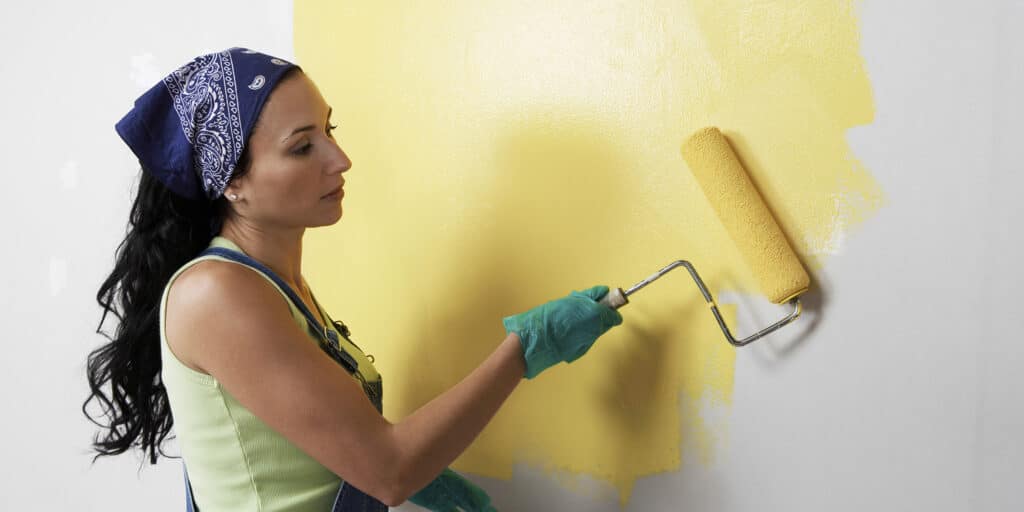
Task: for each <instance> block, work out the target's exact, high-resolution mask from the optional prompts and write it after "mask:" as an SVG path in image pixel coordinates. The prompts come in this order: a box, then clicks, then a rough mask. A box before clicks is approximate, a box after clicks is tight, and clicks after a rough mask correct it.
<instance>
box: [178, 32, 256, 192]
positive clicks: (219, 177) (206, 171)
mask: <svg viewBox="0 0 1024 512" xmlns="http://www.w3.org/2000/svg"><path fill="white" fill-rule="evenodd" d="M163 83H164V86H166V87H167V92H169V93H170V95H171V98H173V101H174V110H175V112H177V114H178V119H179V121H180V122H181V130H182V132H184V134H185V138H186V139H188V141H189V143H191V144H192V147H193V153H192V161H193V165H194V166H195V169H196V171H198V172H199V173H200V174H201V175H202V186H203V189H204V190H205V191H206V195H207V197H208V198H210V199H213V198H216V197H218V196H219V195H220V194H221V193H222V192H223V191H224V189H225V188H226V187H227V182H228V180H229V178H230V177H231V172H232V171H233V170H234V168H235V163H236V162H237V161H238V158H239V156H240V155H241V153H242V147H243V146H244V144H245V138H244V136H243V134H242V117H241V114H240V112H239V107H238V89H237V85H236V83H235V70H234V63H233V62H232V60H231V54H230V53H229V52H228V51H223V52H219V53H211V54H209V55H203V56H201V57H199V58H197V59H195V60H193V61H192V62H189V63H188V64H186V65H184V66H182V67H181V68H178V69H177V70H176V71H174V72H173V73H171V74H170V75H168V76H167V77H166V78H164V80H163Z"/></svg>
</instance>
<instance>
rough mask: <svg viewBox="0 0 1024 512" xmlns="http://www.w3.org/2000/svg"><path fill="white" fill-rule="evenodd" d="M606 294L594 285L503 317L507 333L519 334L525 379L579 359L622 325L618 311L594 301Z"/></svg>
mask: <svg viewBox="0 0 1024 512" xmlns="http://www.w3.org/2000/svg"><path fill="white" fill-rule="evenodd" d="M606 293H608V287H607V286H604V285H599V286H594V287H592V288H589V289H587V290H583V291H582V292H580V291H573V292H572V293H570V294H569V295H567V296H565V297H562V298H561V299H557V300H553V301H550V302H547V303H545V304H542V305H540V306H537V307H535V308H533V309H531V310H529V311H527V312H525V313H520V314H518V315H514V316H509V317H505V319H504V320H503V322H502V323H503V324H504V326H505V329H506V331H507V333H512V332H514V333H516V334H517V335H519V342H520V344H521V345H522V347H523V357H524V358H525V359H526V375H525V377H526V378H528V379H532V378H534V377H536V376H537V374H539V373H540V372H542V371H544V370H545V369H546V368H548V367H550V366H552V365H555V364H558V363H560V362H562V361H565V362H566V363H571V362H573V361H575V360H577V359H579V358H580V357H581V356H583V354H586V353H587V351H588V350H590V346H591V345H593V344H594V342H595V341H596V340H597V338H598V337H600V336H601V335H602V334H604V333H605V332H607V331H608V329H611V328H612V327H614V326H616V325H619V324H621V323H622V315H620V314H619V312H618V311H616V310H614V309H612V308H609V307H607V306H605V305H603V304H599V303H598V302H597V301H598V300H600V299H601V297H604V295H605V294H606Z"/></svg>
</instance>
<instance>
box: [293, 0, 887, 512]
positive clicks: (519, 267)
mask: <svg viewBox="0 0 1024 512" xmlns="http://www.w3.org/2000/svg"><path fill="white" fill-rule="evenodd" d="M294 30H295V44H296V57H297V61H298V62H299V63H300V64H301V65H303V66H304V68H305V69H306V70H307V72H309V73H310V75H311V76H312V77H313V79H314V80H315V81H316V82H317V83H318V84H319V86H320V87H321V90H322V92H323V93H324V96H325V97H326V98H327V100H328V102H329V103H330V104H331V105H333V107H334V116H333V119H334V121H335V122H336V124H339V125H340V127H339V129H338V130H337V131H336V132H335V134H336V136H337V138H338V140H339V142H340V144H341V145H342V147H343V148H344V149H345V150H346V151H347V152H348V154H349V156H350V157H351V159H352V161H353V168H352V169H351V171H350V172H349V173H348V174H347V175H346V180H347V185H346V197H345V200H344V203H343V208H344V214H343V217H342V219H341V221H340V222H339V223H338V224H337V225H336V226H333V227H331V228H329V229H326V230H317V231H315V232H311V233H310V236H309V237H307V247H308V249H307V251H306V258H307V260H306V267H307V269H309V270H308V272H309V273H310V274H309V275H310V276H311V280H313V281H314V282H315V283H319V284H318V285H316V288H317V294H318V296H319V297H321V300H323V301H324V302H325V303H326V304H327V305H328V306H329V307H330V309H331V311H332V313H333V314H334V315H335V316H336V317H337V318H340V319H343V320H345V321H346V322H348V323H349V324H350V326H351V327H352V330H353V335H354V337H355V339H356V341H357V343H360V344H361V345H362V346H364V347H365V348H366V349H367V351H368V352H370V353H372V354H374V355H375V357H376V361H377V362H376V365H377V367H378V369H379V370H380V371H381V373H382V374H383V375H384V379H385V389H386V390H387V391H386V398H385V414H386V415H387V416H388V417H389V418H391V419H392V420H398V419H400V418H402V417H404V416H405V415H407V414H408V413H410V412H411V411H413V410H414V409H415V408H417V407H419V406H421V405H423V404H424V403H426V402H427V401H429V400H430V399H432V398H433V397H435V396H436V395H437V394H439V393H441V392H443V391H444V390H445V389H447V388H449V387H450V386H452V385H454V384H456V383H457V382H458V381H459V380H460V379H461V378H462V377H463V376H465V375H466V374H467V373H468V372H469V371H471V370H472V369H473V368H474V367H475V366H476V365H477V364H479V363H480V362H481V361H482V360H483V359H484V358H485V357H486V356H487V355H488V354H489V353H490V352H491V351H492V350H493V349H494V348H495V346H496V345H497V343H498V342H499V341H500V340H501V339H502V338H503V337H504V329H503V328H502V327H501V318H502V317H503V316H507V315H510V314H514V313H518V312H521V311H524V310H526V309H528V308H530V307H533V306H536V305H539V304H541V303H543V302H545V301H547V300H550V299H553V298H556V297H560V296H562V295H565V294H567V293H568V292H569V291H570V290H572V289H583V288H586V287H589V286H591V285H594V284H607V285H610V286H623V287H625V286H628V285H631V284H633V283H635V282H636V281H638V280H639V279H642V278H644V277H646V276H648V275H650V274H651V273H652V272H654V271H656V270H658V269H659V268H661V267H662V266H664V265H665V264H667V263H669V262H671V261H673V260H675V259H688V260H690V261H692V262H693V263H694V264H695V265H696V266H697V268H698V269H699V270H700V271H701V273H702V275H703V276H704V277H705V280H706V281H707V282H708V283H709V285H710V286H711V287H712V288H713V289H714V290H715V291H716V292H720V291H723V290H735V291H740V292H744V291H750V292H752V291H754V290H756V283H755V282H754V279H753V277H752V276H751V275H750V273H749V271H748V270H746V269H745V268H744V267H743V263H742V261H741V259H740V256H739V255H738V254H737V253H736V251H735V250H734V249H733V247H732V242H731V241H730V240H729V238H728V235H727V234H726V233H725V232H724V229H723V228H722V227H721V225H720V224H719V223H718V220H717V218H716V217H714V214H713V213H712V211H711V208H710V207H709V205H708V204H707V203H706V200H705V199H704V198H703V196H702V194H701V191H700V189H699V187H698V185H697V184H696V183H695V182H694V181H693V178H692V177H691V175H690V174H689V171H688V170H687V168H686V166H685V163H684V162H683V160H682V157H681V155H680V151H679V146H680V144H681V142H682V140H683V139H684V138H685V137H686V136H687V135H688V134H690V133H691V132H692V131H693V130H695V129H697V128H699V127H702V126H705V125H710V124H714V125H718V126H720V127H721V128H722V129H723V131H724V132H725V133H726V135H728V136H729V137H730V141H731V142H732V143H733V146H734V148H735V149H736V152H737V153H738V155H739V156H740V158H741V159H742V160H743V162H744V164H745V166H746V168H747V170H748V172H749V173H750V174H751V178H752V179H753V181H754V182H755V184H756V185H757V186H758V187H759V188H760V190H761V192H762V194H763V196H764V197H765V200H766V202H767V203H768V204H769V205H770V207H771V208H772V210H773V212H774V213H775V215H776V217H777V219H778V220H779V223H780V224H781V225H782V226H783V228H784V230H786V231H787V234H788V235H789V237H790V239H791V240H792V242H793V244H794V246H795V247H794V248H795V249H796V250H797V251H798V253H800V254H801V255H802V256H803V257H804V258H805V259H806V260H807V261H806V263H808V265H809V266H810V267H811V270H812V272H813V270H814V269H815V268H820V267H821V265H822V264H823V263H824V259H823V258H825V257H826V256H827V255H828V254H830V253H832V252H835V251H836V250H837V247H838V246H837V244H838V241H839V240H842V239H843V236H844V234H845V233H847V232H848V231H849V230H850V229H852V228H854V227H855V226H856V225H857V224H859V223H860V222H862V221H863V220H864V219H865V218H866V217H867V216H868V215H870V214H871V212H873V211H874V210H876V209H877V208H878V207H879V205H880V203H881V201H882V195H881V191H880V190H879V188H878V186H877V185H876V183H875V182H874V180H873V179H872V178H871V177H870V176H869V175H868V173H867V172H866V171H865V170H864V169H863V168H862V167H861V165H860V164H859V162H858V161H857V159H856V158H855V157H854V156H853V155H852V154H851V153H850V150H849V148H848V146H847V144H846V141H845V130H846V129H848V128H850V127H852V126H856V125H861V124H866V123H869V122H870V121H871V120H872V117H873V106H872V100H871V91H870V84H869V82H868V78H867V76H866V74H865V72H864V68H863V62H862V59H861V57H860V55H859V52H858V38H859V34H858V28H857V22H856V16H855V13H854V12H853V10H852V7H851V4H850V3H849V2H844V1H837V2H827V1H822V2H806V1H791V2H754V1H736V0H726V1H723V0H714V1H712V0H699V1H689V2H685V1H684V2H680V1H675V0H659V1H647V2H629V3H622V2H612V1H594V2H587V3H585V4H579V3H577V4H574V5H571V6H570V5H563V4H561V3H558V2H544V1H528V2H505V1H497V0H489V1H481V0H475V1H468V0H464V1H454V2H448V3H446V4H445V5H444V7H443V8H440V7H438V6H437V5H435V4H430V3H410V2H403V3H401V4H400V5H398V4H386V3H385V4H382V3H372V2H371V3H366V2H364V3H351V2H346V3H339V2H327V1H322V0H317V1H308V2H296V11H295V29H294ZM688 279H689V278H688V277H685V276H684V275H683V274H680V275H678V276H674V277H666V278H664V280H663V281H659V283H658V284H657V285H654V286H651V287H648V288H646V289H645V290H644V292H643V293H642V294H638V295H637V296H636V297H635V298H634V300H633V301H632V304H631V305H630V306H628V307H627V308H626V309H624V310H623V313H624V317H625V323H624V324H623V325H622V326H620V327H618V328H616V329H614V330H613V331H611V332H610V333H609V334H607V335H606V336H604V337H602V338H601V339H600V340H599V341H598V343H597V344H596V345H595V347H594V348H593V349H592V350H591V352H590V353H589V354H588V355H587V356H586V357H584V358H582V359H580V360H579V361H577V362H575V363H573V364H572V365H571V366H565V365H561V366H559V367H556V368H554V369H552V370H550V371H548V372H546V373H544V374H542V375H541V376H540V377H538V378H537V379H535V380H533V381H530V382H529V383H527V384H525V385H523V386H520V388H519V389H518V390H517V391H516V393H515V394H514V395H513V396H512V397H511V398H510V399H509V401H508V402H507V403H506V405H505V406H504V407H503V409H502V410H501V411H500V412H499V413H498V415H497V416H496V417H495V418H494V420H493V421H492V422H491V424H490V425H489V426H488V427H487V429H486V430H485V431H484V432H483V433H482V434H481V435H480V437H479V438H478V439H477V441H476V442H475V443H474V444H473V445H472V447H471V448H470V449H469V450H468V451H467V452H465V453H464V455H463V456H462V457H461V458H460V459H459V460H458V461H457V463H456V464H455V465H454V467H455V468H456V469H458V470H461V471H466V472H472V473H477V474H481V475H487V476H492V477H498V478H509V477H510V476H511V470H512V465H513V464H514V463H528V464H531V465H534V466H536V467H540V468H544V469H546V470H548V471H551V473H552V475H556V474H563V475H564V474H587V475H592V476H593V477H595V478H599V479H603V480H605V481H607V482H609V483H610V484H612V485H614V486H615V487H616V488H617V489H618V491H619V496H620V499H621V501H622V502H623V503H625V502H626V500H627V499H628V497H629V494H630V492H631V490H632V486H633V484H634V482H635V480H636V479H637V478H639V477H643V476H645V475H650V474H654V473H658V472H664V471H673V470H676V469H678V468H679V467H680V465H681V463H682V461H683V460H684V459H685V458H687V457H690V458H693V459H695V460H699V461H703V462H705V463H710V462H711V461H713V455H714V448H715V446H716V445H717V444H719V443H722V442H725V441H724V437H725V436H726V434H727V432H726V427H725V425H723V424H721V423H720V422H712V421H707V420H705V419H702V414H701V403H704V404H708V403H711V404H717V405H718V406H726V407H727V406H728V404H729V400H730V396H731V393H732V382H733V363H734V357H735V350H734V349H733V348H732V347H731V346H729V345H728V344H727V343H726V342H725V341H724V340H723V339H722V335H721V333H720V331H719V330H718V328H717V326H716V324H715V323H714V319H713V318H712V317H711V316H710V315H709V314H707V310H706V308H705V307H704V305H703V301H702V299H701V298H700V296H699V294H698V293H697V291H696V288H694V286H693V283H692V282H691V281H689V280H688ZM812 286H813V284H812ZM725 313H726V315H727V317H728V321H730V322H732V321H733V319H734V312H733V310H732V309H731V308H728V307H726V308H725ZM740 334H743V333H740Z"/></svg>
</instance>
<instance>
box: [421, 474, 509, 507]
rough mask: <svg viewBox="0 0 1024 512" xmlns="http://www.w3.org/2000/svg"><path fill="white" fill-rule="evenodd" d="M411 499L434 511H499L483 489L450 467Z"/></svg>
mask: <svg viewBox="0 0 1024 512" xmlns="http://www.w3.org/2000/svg"><path fill="white" fill-rule="evenodd" d="M409 501H411V502H413V503H415V504H416V505H419V506H421V507H423V508H425V509H427V510H433V511H434V512H460V511H461V512H497V509H495V508H494V507H492V506H491V497H490V496H488V495H487V493H486V492H484V490H483V489H481V488H479V487H477V486H476V485H475V484H473V482H470V481H469V480H466V479H465V478H462V476H461V475H459V474H458V473H456V472H454V471H452V470H451V469H448V468H445V470H444V471H442V472H441V474H440V475H438V476H437V478H435V479H434V481H433V482H430V483H429V484H427V486H426V487H424V488H422V489H420V491H419V492H417V493H416V494H414V495H412V497H411V498H409Z"/></svg>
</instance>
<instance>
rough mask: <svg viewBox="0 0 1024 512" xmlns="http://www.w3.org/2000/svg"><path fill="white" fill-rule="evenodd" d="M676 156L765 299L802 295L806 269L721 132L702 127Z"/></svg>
mask: <svg viewBox="0 0 1024 512" xmlns="http://www.w3.org/2000/svg"><path fill="white" fill-rule="evenodd" d="M682 152H683V158H684V159H685V160H686V163H687V164H688V165H689V166H690V171H691V172H693V175H694V177H695V178H696V179H697V182H698V183H700V187H701V189H703V190H704V195H705V197H707V198H708V201H709V202H710V203H711V206H712V207H713V208H714V210H715V213H716V214H717V215H718V218H719V219H720V220H721V221H722V224H723V225H724V226H725V229H726V231H728V233H729V236H730V237H731V238H732V240H733V242H734V243H735V244H736V248H737V249H739V251H740V254H742V255H743V259H744V261H746V263H747V265H748V266H749V267H750V269H751V270H752V271H753V273H754V275H755V276H756V277H757V280H758V283H759V285H760V287H761V291H762V292H763V293H764V294H765V295H766V296H767V297H768V299H769V300H771V301H772V302H774V303H776V304H782V303H784V302H786V301H788V300H790V299H792V298H793V297H796V296H797V295H800V294H801V293H803V292H805V291H806V290H807V287H808V286H809V285H810V281H811V279H810V276H808V275H807V270H806V269H805V268H804V266H803V264H801V263H800V260H799V258H797V256H796V253H795V252H793V248H792V247H791V246H790V245H789V242H788V241H787V240H786V236H785V234H783V233H782V229H780V228H779V225H778V224H777V223H776V222H775V218H774V217H773V216H772V214H771V212H769V211H768V207H767V206H766V205H765V203H764V201H763V200H762V199H761V195H760V194H759V193H758V192H757V189H756V188H755V187H754V184H753V183H751V181H750V177H749V176H747V172H746V171H745V170H744V169H743V165H742V164H740V161H739V159H738V158H737V157H736V154H735V153H733V151H732V147H730V146H729V142H728V141H727V140H725V136H723V135H722V132H721V131H719V130H718V128H715V127H708V128H702V129H700V130H698V131H697V132H695V133H694V134H693V135H691V136H690V137H689V138H688V139H686V141H685V142H683V147H682Z"/></svg>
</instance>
